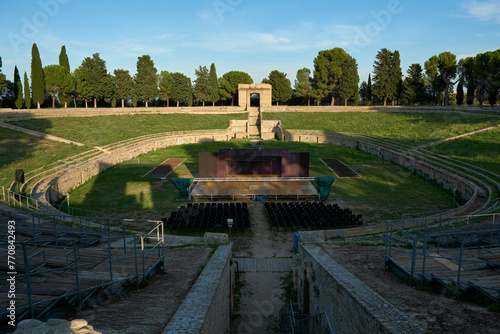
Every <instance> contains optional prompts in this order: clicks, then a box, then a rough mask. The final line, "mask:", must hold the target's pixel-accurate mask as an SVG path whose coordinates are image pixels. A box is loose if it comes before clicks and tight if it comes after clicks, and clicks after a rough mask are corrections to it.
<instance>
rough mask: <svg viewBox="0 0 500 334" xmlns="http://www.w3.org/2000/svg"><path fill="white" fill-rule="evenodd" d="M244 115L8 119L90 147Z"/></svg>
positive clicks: (212, 125) (216, 125)
mask: <svg viewBox="0 0 500 334" xmlns="http://www.w3.org/2000/svg"><path fill="white" fill-rule="evenodd" d="M247 117H248V116H247V114H228V115H225V114H224V115H207V114H203V115H189V114H167V115H112V116H95V117H65V118H52V119H29V120H23V121H15V122H10V123H11V124H13V125H17V126H20V127H23V128H26V129H30V130H35V131H40V132H44V133H48V134H50V135H54V136H58V137H62V138H65V139H70V140H74V141H77V142H81V143H84V144H85V145H86V146H89V147H91V146H95V145H107V144H111V143H115V142H117V141H120V140H125V139H129V138H133V137H138V136H142V135H148V134H153V133H162V132H169V131H185V130H208V129H225V128H227V127H228V126H229V120H231V119H247ZM47 123H50V124H47Z"/></svg>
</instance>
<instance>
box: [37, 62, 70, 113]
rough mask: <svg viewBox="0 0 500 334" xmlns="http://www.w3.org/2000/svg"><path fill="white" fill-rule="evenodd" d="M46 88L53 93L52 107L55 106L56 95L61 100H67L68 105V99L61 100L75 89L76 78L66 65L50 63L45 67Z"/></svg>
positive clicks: (49, 92) (65, 105)
mask: <svg viewBox="0 0 500 334" xmlns="http://www.w3.org/2000/svg"><path fill="white" fill-rule="evenodd" d="M44 73H45V90H46V92H47V93H48V94H51V95H52V108H55V107H56V105H55V102H56V96H58V97H59V100H60V101H61V102H65V104H64V107H65V108H66V107H67V101H68V100H65V101H63V100H61V98H62V96H68V95H69V93H71V92H72V91H73V90H74V89H75V79H74V78H73V76H72V75H71V73H69V71H68V69H67V68H66V67H63V66H60V65H48V66H45V68H44Z"/></svg>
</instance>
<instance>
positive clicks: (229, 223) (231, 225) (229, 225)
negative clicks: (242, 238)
mask: <svg viewBox="0 0 500 334" xmlns="http://www.w3.org/2000/svg"><path fill="white" fill-rule="evenodd" d="M227 227H229V242H231V227H233V218H228V219H227Z"/></svg>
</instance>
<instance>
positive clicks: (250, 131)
mask: <svg viewBox="0 0 500 334" xmlns="http://www.w3.org/2000/svg"><path fill="white" fill-rule="evenodd" d="M248 134H250V135H255V134H257V135H258V134H260V131H259V128H258V127H256V126H249V127H248Z"/></svg>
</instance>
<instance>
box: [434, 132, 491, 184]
mask: <svg viewBox="0 0 500 334" xmlns="http://www.w3.org/2000/svg"><path fill="white" fill-rule="evenodd" d="M428 149H429V150H430V151H432V152H435V153H439V154H442V155H446V156H448V157H450V158H453V159H457V160H460V161H463V162H466V163H468V164H471V165H474V166H478V167H481V168H484V169H486V170H489V171H491V172H493V173H496V174H498V175H500V129H494V130H491V131H488V132H484V133H478V134H476V135H473V136H470V137H465V138H459V139H456V140H453V141H449V142H445V143H442V144H439V145H436V146H431V147H429V148H428Z"/></svg>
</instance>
